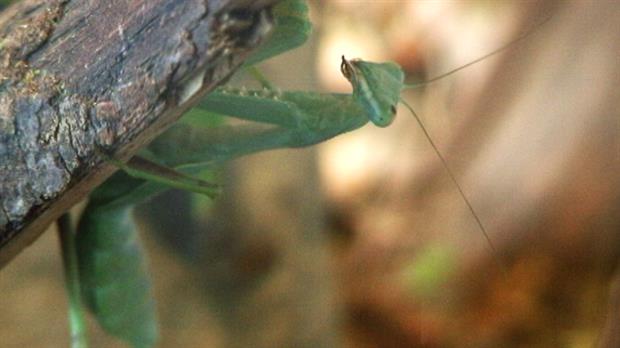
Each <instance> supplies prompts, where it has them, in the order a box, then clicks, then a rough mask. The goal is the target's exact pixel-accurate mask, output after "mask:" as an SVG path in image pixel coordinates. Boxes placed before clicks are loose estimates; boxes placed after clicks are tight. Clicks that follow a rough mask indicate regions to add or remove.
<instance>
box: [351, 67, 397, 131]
mask: <svg viewBox="0 0 620 348" xmlns="http://www.w3.org/2000/svg"><path fill="white" fill-rule="evenodd" d="M340 71H342V74H343V75H344V77H346V78H347V80H349V82H350V83H351V85H352V86H353V97H354V98H355V99H356V100H357V101H358V102H359V103H360V104H361V105H363V106H364V109H365V110H366V114H367V115H368V118H369V119H370V121H371V122H372V123H374V124H375V125H376V126H378V127H387V126H389V125H390V124H391V123H392V121H394V117H396V105H397V104H398V102H399V100H400V92H401V90H402V88H403V87H404V85H403V80H404V78H405V75H404V73H403V71H402V70H401V68H400V67H399V66H398V65H396V64H395V63H391V62H388V63H372V62H366V61H363V60H361V59H352V60H347V59H346V58H345V57H344V56H342V64H341V65H340Z"/></svg>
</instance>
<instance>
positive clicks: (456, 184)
mask: <svg viewBox="0 0 620 348" xmlns="http://www.w3.org/2000/svg"><path fill="white" fill-rule="evenodd" d="M400 102H401V103H402V104H403V105H405V107H406V108H407V109H409V111H410V112H411V114H412V115H413V117H414V118H415V120H416V122H417V123H418V125H419V126H420V128H421V129H422V132H423V133H424V136H425V137H426V140H428V142H429V144H431V147H432V148H433V150H434V151H435V154H436V155H437V157H439V160H440V161H441V164H442V165H443V167H444V168H445V170H446V172H447V173H448V176H449V177H450V180H451V181H452V183H453V184H454V186H456V189H457V190H458V191H459V193H460V195H461V197H462V198H463V200H464V201H465V204H466V205H467V208H468V209H469V211H470V212H471V215H473V217H474V220H476V224H477V225H478V228H480V231H482V234H483V235H484V239H486V241H487V243H488V245H489V248H491V251H492V252H493V254H494V255H496V256H497V255H498V252H497V249H496V248H495V245H493V242H491V238H490V237H489V234H488V232H487V230H486V228H484V225H483V224H482V221H481V220H480V218H479V217H478V214H477V213H476V210H474V207H473V206H472V205H471V202H470V201H469V199H468V198H467V195H466V194H465V192H464V191H463V189H462V188H461V185H460V184H459V182H458V181H457V180H456V177H455V176H454V173H452V170H451V169H450V166H448V161H446V159H445V158H444V157H443V155H442V154H441V151H439V148H438V147H437V145H435V142H434V141H433V139H432V138H431V136H430V134H429V133H428V131H427V130H426V127H425V126H424V123H423V122H422V119H420V117H419V116H418V114H416V112H415V111H414V110H413V108H412V107H411V105H409V104H408V103H407V102H406V101H405V100H404V99H402V98H401V99H400ZM498 262H499V261H498ZM500 266H501V267H502V269H503V268H504V267H503V265H501V264H500Z"/></svg>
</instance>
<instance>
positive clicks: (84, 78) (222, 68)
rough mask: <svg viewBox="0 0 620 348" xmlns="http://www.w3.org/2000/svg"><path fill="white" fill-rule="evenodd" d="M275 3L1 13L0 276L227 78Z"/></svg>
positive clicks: (220, 0)
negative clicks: (113, 161)
mask: <svg viewBox="0 0 620 348" xmlns="http://www.w3.org/2000/svg"><path fill="white" fill-rule="evenodd" d="M275 1H276V0H264V1H249V0H148V1H147V0H107V1H69V0H47V1H45V0H25V1H22V2H20V3H18V4H16V5H14V6H12V7H10V8H8V9H6V10H5V11H4V12H2V13H0V267H1V266H3V265H4V264H6V262H8V261H9V260H10V259H11V258H12V257H13V256H14V255H16V254H17V253H18V252H19V251H20V250H22V249H23V248H24V247H25V246H26V245H28V244H29V243H31V242H32V241H34V240H35V239H36V238H37V237H38V236H39V235H40V233H41V232H42V231H43V230H45V228H46V227H47V226H48V225H49V223H50V222H52V221H53V220H54V219H56V218H57V217H58V216H59V215H60V214H62V213H63V212H64V211H66V210H67V209H68V208H70V207H71V206H72V205H74V204H75V203H77V202H79V201H80V200H81V199H83V198H84V197H85V196H86V195H87V194H88V192H89V191H90V190H92V189H93V188H94V187H95V186H96V185H98V184H99V183H101V182H102V181H103V180H104V179H105V178H107V177H108V176H109V175H110V174H111V173H112V172H113V171H114V170H115V168H114V167H112V166H110V165H109V164H107V163H105V161H104V160H103V156H104V154H107V155H111V154H113V155H114V156H115V157H117V158H119V159H126V158H129V157H130V156H132V155H133V154H134V153H135V152H136V151H137V150H138V149H139V148H140V147H141V146H142V145H144V144H145V143H147V142H148V141H149V140H151V139H152V138H153V137H155V136H156V135H157V134H159V133H160V132H161V131H162V130H163V129H165V127H166V126H168V125H169V124H171V123H172V122H173V121H175V120H176V119H177V118H178V117H179V116H180V115H181V114H182V113H183V111H185V110H187V109H188V108H189V107H191V106H192V105H193V104H194V103H195V102H196V101H197V100H198V99H199V98H200V97H201V96H202V95H204V94H205V93H206V92H208V91H209V90H211V89H212V88H214V87H215V86H216V85H217V84H218V83H220V82H222V81H223V80H225V79H226V78H227V77H228V76H229V75H230V74H231V72H232V71H234V70H235V68H237V67H238V66H239V65H240V64H241V62H242V61H243V59H244V58H245V57H246V56H247V53H248V52H250V51H251V49H253V48H255V47H256V46H257V45H258V44H259V43H260V42H261V40H262V39H263V37H264V36H265V35H267V33H268V31H269V28H270V27H271V17H270V15H269V6H270V5H271V4H272V3H273V2H275Z"/></svg>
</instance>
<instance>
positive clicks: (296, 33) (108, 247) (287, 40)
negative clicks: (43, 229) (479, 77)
mask: <svg viewBox="0 0 620 348" xmlns="http://www.w3.org/2000/svg"><path fill="white" fill-rule="evenodd" d="M274 15H275V19H276V27H275V33H274V34H273V36H272V40H270V41H268V42H267V43H265V45H264V46H263V48H262V49H261V50H259V51H258V52H257V53H256V55H255V56H252V57H250V58H249V59H248V63H247V66H248V69H249V70H250V71H251V73H252V74H254V76H255V77H256V78H257V80H258V81H259V82H260V83H261V84H262V87H263V88H262V89H258V90H246V89H243V88H242V89H237V88H230V87H221V88H218V89H217V90H215V91H214V92H212V93H210V94H209V95H208V96H206V97H205V98H204V100H203V101H202V102H201V103H200V104H199V106H198V108H197V109H198V110H199V111H200V112H199V114H196V115H190V116H191V117H186V118H184V119H182V120H181V122H179V123H178V124H176V125H175V126H173V127H172V128H171V129H170V130H169V131H167V132H166V133H165V134H163V135H162V136H161V137H160V138H158V139H156V140H155V141H154V142H153V143H152V144H150V145H149V146H148V147H147V148H146V149H144V150H143V151H142V152H141V153H140V156H139V157H136V158H134V159H133V160H131V161H130V162H129V163H120V162H118V161H115V160H114V159H112V158H110V161H111V162H112V163H114V164H116V165H117V166H118V167H119V168H120V169H122V170H123V171H119V172H117V173H116V174H115V175H113V176H112V177H111V178H109V179H108V180H107V181H106V182H105V183H104V184H102V185H101V186H100V187H98V188H97V189H96V190H95V191H93V192H92V193H91V195H90V199H89V203H88V205H87V207H86V209H85V211H84V212H83V213H82V216H81V218H80V223H79V225H78V233H77V240H76V245H77V254H78V267H79V275H80V282H81V286H82V296H83V298H84V299H86V304H87V305H88V308H89V309H90V310H91V311H92V312H93V313H94V314H95V316H96V317H97V319H98V321H99V322H100V324H101V325H102V326H103V327H104V328H105V329H106V330H107V331H108V332H109V333H111V334H112V335H115V336H118V337H120V338H123V339H124V340H126V341H128V342H130V343H131V344H133V345H134V346H152V345H153V342H155V341H156V337H157V331H156V325H155V314H154V313H155V310H154V304H153V301H152V295H151V292H150V286H149V285H148V283H149V282H148V277H147V276H146V268H145V266H144V261H143V258H142V256H141V255H142V254H141V252H140V247H139V244H138V238H137V236H136V235H135V227H134V226H133V222H132V220H131V216H130V215H129V214H130V212H131V209H132V207H133V205H134V204H136V203H138V202H140V201H143V200H144V199H146V198H148V197H149V196H152V195H153V194H155V193H158V192H161V191H162V190H165V189H167V188H168V187H169V186H172V187H177V188H182V189H186V190H191V191H195V192H199V193H203V194H206V195H208V196H209V197H214V196H215V195H216V194H217V191H218V188H217V186H215V185H213V184H210V183H207V182H205V181H203V180H201V179H198V178H195V177H193V176H192V175H194V174H196V173H199V172H200V171H202V170H204V169H205V168H210V167H212V166H214V165H217V164H219V163H221V162H224V161H227V160H230V159H233V158H236V157H239V156H243V155H247V154H250V153H254V152H259V151H265V150H270V149H277V148H284V147H293V148H294V147H304V146H310V145H314V144H317V143H320V142H322V141H325V140H328V139H330V138H333V137H335V136H337V135H339V134H343V133H346V132H350V131H353V130H355V129H358V128H360V127H362V126H364V125H365V124H367V123H368V122H372V123H373V124H375V125H377V126H379V127H387V126H389V125H390V124H391V123H392V121H393V120H394V118H395V117H396V106H397V104H398V103H399V102H402V103H404V104H405V105H406V106H407V107H408V108H409V110H410V111H411V113H412V114H413V115H414V116H415V118H416V120H417V121H418V122H419V124H420V126H421V127H422V129H423V131H424V133H425V135H426V137H427V138H428V140H429V142H430V143H431V145H432V146H433V148H434V150H435V151H436V153H437V154H438V156H439V158H440V159H441V161H442V163H443V164H444V166H445V168H446V169H447V171H448V173H449V175H450V178H451V179H452V181H453V182H454V184H455V185H456V187H457V189H458V190H459V192H460V193H461V196H462V197H463V198H464V200H465V201H466V203H467V205H468V207H469V208H470V210H471V211H472V213H473V215H474V217H475V219H476V221H477V222H478V224H479V227H480V229H481V230H482V232H483V233H484V235H485V237H486V238H487V241H488V242H489V245H491V248H492V244H490V240H489V239H488V236H487V234H486V231H485V230H484V227H483V225H482V223H481V222H480V220H479V219H478V217H477V215H476V214H475V211H474V209H473V208H472V206H471V204H470V203H469V201H468V200H467V198H466V196H465V194H464V193H463V191H462V189H461V187H460V186H459V185H458V182H457V180H456V179H455V177H454V175H453V174H452V172H451V171H450V169H449V167H448V165H447V163H446V161H445V160H444V158H443V156H442V155H441V153H440V152H439V151H438V150H437V147H436V146H435V144H434V143H433V141H432V140H431V138H430V136H429V135H428V133H427V132H426V130H425V128H424V125H423V124H422V122H421V121H420V119H419V118H418V117H417V115H416V114H415V112H414V111H413V109H412V108H411V107H410V106H409V105H407V104H406V103H405V102H404V101H403V100H402V99H401V98H400V94H401V92H402V90H403V89H405V88H414V87H416V86H407V85H405V84H404V73H403V71H402V69H401V68H400V67H399V66H398V65H397V64H395V63H374V62H368V61H363V60H359V59H352V60H347V59H346V58H345V57H342V60H341V71H342V73H343V75H344V76H345V77H346V78H347V79H348V80H349V82H350V83H351V85H352V87H353V93H352V94H341V93H318V92H307V91H279V90H277V89H276V88H273V87H272V86H271V84H270V83H269V82H268V81H267V80H266V79H265V78H264V77H263V76H262V75H261V74H260V72H258V70H256V69H254V68H253V67H252V65H253V64H256V63H258V62H260V61H262V60H264V59H267V58H269V57H271V56H274V55H277V54H279V53H281V52H283V51H285V50H288V49H291V48H294V47H296V46H298V45H299V44H301V43H302V42H303V41H305V38H307V36H308V35H309V27H310V24H309V21H308V19H307V7H306V5H305V3H304V2H303V1H301V0H287V1H282V2H281V3H280V4H279V5H278V6H277V7H276V8H275V10H274ZM525 36H527V34H526V35H525ZM525 36H522V37H521V38H523V37H525ZM521 38H518V39H517V40H520V39H521ZM274 40H275V41H274ZM515 41H516V40H515ZM513 43H514V41H513V42H511V43H510V44H513ZM510 44H509V45H510ZM507 46H508V45H506V46H504V47H500V48H499V49H498V50H496V51H494V52H491V53H490V54H487V55H485V56H483V57H481V58H480V59H477V60H475V61H473V62H471V63H469V64H467V65H465V66H462V67H460V68H458V69H455V70H453V71H451V72H448V73H446V74H443V75H441V76H439V77H438V78H435V79H431V80H430V81H431V82H432V81H435V80H437V79H439V78H441V77H444V76H447V75H449V74H451V73H454V72H456V71H458V70H460V69H463V68H465V67H467V66H469V65H471V64H474V63H476V62H478V61H480V60H483V59H484V58H486V57H488V56H489V55H492V54H495V53H497V52H499V51H501V50H503V49H505V48H506V47H507ZM221 116H232V117H235V118H240V119H244V120H248V121H254V122H258V123H260V124H262V125H265V127H259V128H257V127H252V126H247V125H240V126H234V127H233V126H227V125H223V126H218V127H212V126H209V127H205V124H210V123H211V121H209V119H210V118H211V117H213V118H217V117H221ZM136 318H139V320H136Z"/></svg>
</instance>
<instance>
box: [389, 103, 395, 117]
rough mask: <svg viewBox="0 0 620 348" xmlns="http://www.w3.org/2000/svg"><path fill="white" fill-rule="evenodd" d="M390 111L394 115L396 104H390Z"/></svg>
mask: <svg viewBox="0 0 620 348" xmlns="http://www.w3.org/2000/svg"><path fill="white" fill-rule="evenodd" d="M390 111H391V112H392V115H396V106H394V105H392V106H390Z"/></svg>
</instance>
